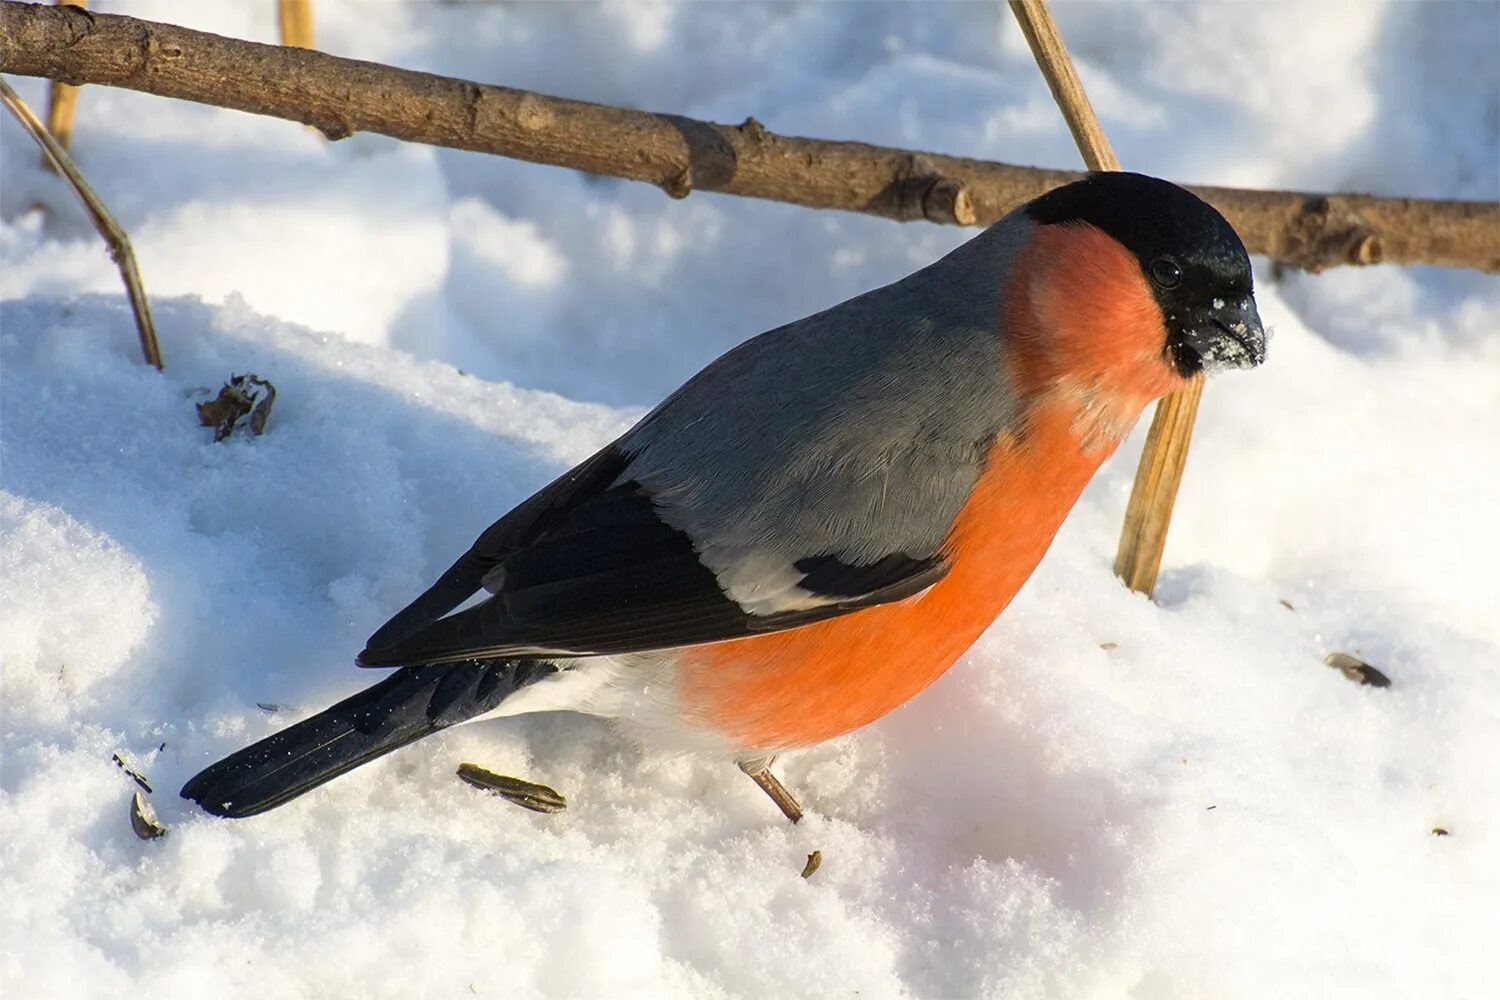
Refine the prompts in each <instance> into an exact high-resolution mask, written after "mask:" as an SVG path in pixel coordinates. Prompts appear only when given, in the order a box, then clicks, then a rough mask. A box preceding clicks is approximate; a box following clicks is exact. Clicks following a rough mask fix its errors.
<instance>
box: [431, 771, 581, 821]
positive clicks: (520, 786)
mask: <svg viewBox="0 0 1500 1000" xmlns="http://www.w3.org/2000/svg"><path fill="white" fill-rule="evenodd" d="M458 776H459V777H460V778H462V779H463V780H464V781H465V782H467V783H468V784H470V785H473V786H474V787H475V788H482V789H484V790H485V791H487V792H494V793H495V794H496V795H499V796H500V797H501V798H502V799H505V800H506V801H507V802H513V803H515V804H516V805H518V806H520V807H521V808H522V809H530V810H531V811H532V812H539V813H559V812H562V811H563V810H564V809H566V808H568V800H567V799H565V798H563V796H562V795H561V794H560V793H559V792H558V791H557V790H556V789H555V788H549V787H548V786H546V785H539V784H537V783H536V782H534V781H524V780H522V779H520V778H512V777H510V776H509V775H505V774H496V773H495V772H493V771H487V770H485V769H484V768H482V767H480V766H479V765H478V764H460V765H459V766H458Z"/></svg>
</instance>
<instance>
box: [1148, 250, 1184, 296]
mask: <svg viewBox="0 0 1500 1000" xmlns="http://www.w3.org/2000/svg"><path fill="white" fill-rule="evenodd" d="M1151 280H1152V281H1154V282H1156V283H1157V284H1158V285H1160V286H1161V287H1163V288H1176V287H1177V286H1178V284H1180V283H1181V282H1182V268H1181V267H1179V266H1178V264H1177V262H1176V261H1175V260H1173V259H1172V258H1171V257H1158V258H1156V259H1155V260H1153V261H1152V262H1151Z"/></svg>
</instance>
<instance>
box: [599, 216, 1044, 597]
mask: <svg viewBox="0 0 1500 1000" xmlns="http://www.w3.org/2000/svg"><path fill="white" fill-rule="evenodd" d="M1032 228H1033V223H1031V222H1030V221H1029V220H1028V219H1026V218H1025V217H1024V216H1022V215H1020V214H1019V213H1012V215H1010V216H1007V217H1006V218H1005V219H1003V220H1001V221H1000V222H999V223H997V224H996V225H994V226H992V227H991V228H989V229H987V230H986V231H985V232H983V233H981V234H980V235H979V236H977V237H975V238H974V239H972V240H970V241H969V242H968V243H965V244H964V245H963V246H961V247H959V248H958V249H956V250H954V251H953V252H952V253H950V254H948V255H947V256H946V257H944V258H942V259H941V260H939V261H937V262H936V263H934V264H932V265H930V266H928V267H926V268H923V269H922V270H920V271H918V272H916V273H915V274H912V275H909V276H908V277H906V278H903V279H902V280H900V281H898V282H896V283H894V284H891V285H887V286H885V287H884V288H878V289H876V290H874V291H871V292H867V293H865V294H864V295H860V296H858V297H857V298H853V299H850V300H849V301H847V302H843V303H841V304H839V305H837V306H834V307H833V308H831V309H828V310H826V311H825V312H821V313H818V314H816V315H814V316H809V317H807V318H806V319H802V320H798V321H797V322H795V323H790V324H788V325H786V326H783V327H779V328H777V329H775V330H772V331H770V332H768V333H764V334H761V335H760V336H758V337H755V338H753V339H751V340H749V341H747V342H745V343H744V344H741V345H740V346H739V347H737V348H735V349H734V350H731V351H730V352H728V353H727V354H725V355H724V356H723V357H721V358H719V359H718V360H717V361H715V362H713V363H712V364H711V365H709V366H708V367H707V368H705V369H704V370H703V371H702V372H700V373H699V374H698V375H696V376H694V377H693V378H692V379H691V380H690V381H689V382H687V384H685V385H684V386H682V388H680V389H678V390H677V391H676V392H675V393H673V394H672V395H671V396H670V397H668V398H667V399H666V400H665V401H663V402H662V403H661V405H659V406H658V407H657V408H656V409H655V410H653V411H652V412H651V413H650V414H649V415H647V417H646V418H645V419H643V420H642V421H641V422H640V423H639V424H637V425H636V426H635V427H634V428H632V429H631V430H630V431H629V432H628V433H627V434H626V435H625V436H624V437H622V438H621V439H620V440H619V441H618V442H617V444H618V447H619V448H620V449H621V450H622V451H623V452H625V454H627V455H629V456H631V459H630V462H629V464H628V465H627V466H626V468H625V470H624V472H623V473H622V474H621V475H620V477H619V480H618V481H619V482H626V481H630V480H635V481H638V482H640V483H641V484H642V485H644V486H645V487H647V488H648V489H649V490H651V491H652V492H653V493H654V494H655V496H656V503H657V505H658V508H659V510H660V512H661V516H662V518H663V519H664V520H665V521H667V522H668V523H669V524H671V525H672V526H673V527H675V528H678V529H681V530H683V531H686V532H687V533H688V535H689V536H690V537H691V538H692V539H693V541H694V544H695V545H696V546H697V548H698V551H699V555H700V557H701V558H702V559H703V561H704V563H705V564H706V565H708V567H709V568H710V569H712V570H714V572H715V573H716V574H717V575H718V577H719V579H720V582H721V584H723V585H724V586H725V587H726V589H727V590H729V592H730V594H731V596H733V597H735V599H736V600H738V601H739V602H740V603H741V604H742V605H745V606H746V607H747V608H750V609H751V610H757V607H756V606H757V605H758V604H761V603H763V602H770V603H769V604H766V608H768V609H771V608H773V606H774V607H778V608H779V607H783V606H785V603H786V600H787V597H788V590H789V587H790V586H791V585H792V584H793V582H794V581H793V579H792V578H791V577H794V576H795V574H793V573H792V572H791V563H793V562H795V561H796V560H797V559H799V558H803V557H805V556H815V555H833V556H837V557H839V558H840V559H841V560H843V561H844V562H847V563H852V564H867V563H870V562H874V561H875V560H878V559H880V558H881V557H882V556H885V555H888V554H891V553H897V552H900V553H906V554H907V555H910V556H912V557H915V558H921V557H924V556H928V555H931V554H932V553H934V552H935V551H936V550H937V548H938V546H939V545H940V544H941V542H942V540H943V538H944V536H945V535H946V534H947V532H948V529H949V526H950V525H951V523H952V521H953V518H954V516H955V515H956V514H957V512H958V510H959V508H960V507H961V506H962V505H963V503H964V501H965V499H966V498H967V497H968V495H969V492H970V490H971V489H972V487H973V485H974V481H975V479H976V478H977V476H978V474H979V471H980V469H981V466H982V462H983V459H984V456H985V453H986V451H987V449H988V447H989V445H990V443H991V441H992V440H993V438H994V437H995V435H996V433H998V432H999V431H1000V430H1001V429H1002V428H1004V427H1006V426H1008V425H1009V424H1010V423H1011V422H1012V421H1013V419H1014V417H1015V407H1016V403H1015V400H1014V399H1013V397H1012V394H1011V393H1010V392H1009V390H1008V387H1007V386H1006V384H1005V377H1004V373H1003V352H1004V344H1003V342H1002V340H1001V338H1000V333H999V314H1000V290H1001V288H1002V287H1003V286H1004V283H1005V280H1006V277H1007V275H1008V273H1009V270H1010V267H1011V265H1012V263H1013V261H1014V259H1015V256H1016V253H1017V252H1018V249H1019V247H1020V246H1021V245H1022V244H1023V243H1024V242H1025V239H1026V237H1027V236H1028V235H1029V233H1030V231H1031V229H1032ZM793 599H795V595H793Z"/></svg>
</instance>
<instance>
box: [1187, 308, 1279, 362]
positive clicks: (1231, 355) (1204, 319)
mask: <svg viewBox="0 0 1500 1000" xmlns="http://www.w3.org/2000/svg"><path fill="white" fill-rule="evenodd" d="M1182 346H1183V347H1184V348H1186V350H1184V351H1182V352H1180V353H1179V365H1180V366H1182V367H1190V368H1191V369H1192V371H1203V372H1207V373H1208V374H1210V375H1211V374H1213V373H1215V372H1219V371H1223V370H1224V369H1226V368H1254V367H1255V366H1256V365H1258V364H1260V363H1261V362H1263V361H1265V360H1266V331H1265V327H1263V326H1261V323H1260V313H1258V312H1256V310H1255V299H1254V298H1253V297H1252V296H1249V295H1247V296H1245V297H1244V298H1243V299H1240V300H1239V301H1237V302H1226V301H1224V300H1223V299H1215V300H1214V301H1213V303H1212V304H1210V305H1209V306H1208V307H1207V308H1205V309H1203V310H1202V311H1201V312H1199V313H1198V314H1197V315H1195V316H1193V317H1192V320H1191V322H1190V323H1188V324H1187V330H1186V332H1185V333H1184V334H1183V337H1182ZM1184 374H1188V373H1187V372H1184Z"/></svg>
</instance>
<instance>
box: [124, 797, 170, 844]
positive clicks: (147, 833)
mask: <svg viewBox="0 0 1500 1000" xmlns="http://www.w3.org/2000/svg"><path fill="white" fill-rule="evenodd" d="M130 828H131V829H132V830H134V831H135V835H136V836H137V837H140V838H141V839H142V840H155V839H156V838H157V837H161V836H164V835H165V834H166V832H167V828H166V827H164V826H162V824H161V820H159V819H157V818H156V810H155V809H153V808H151V803H149V802H147V801H146V796H144V795H142V794H141V793H140V792H136V793H135V795H134V796H133V797H132V798H131V800H130Z"/></svg>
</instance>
